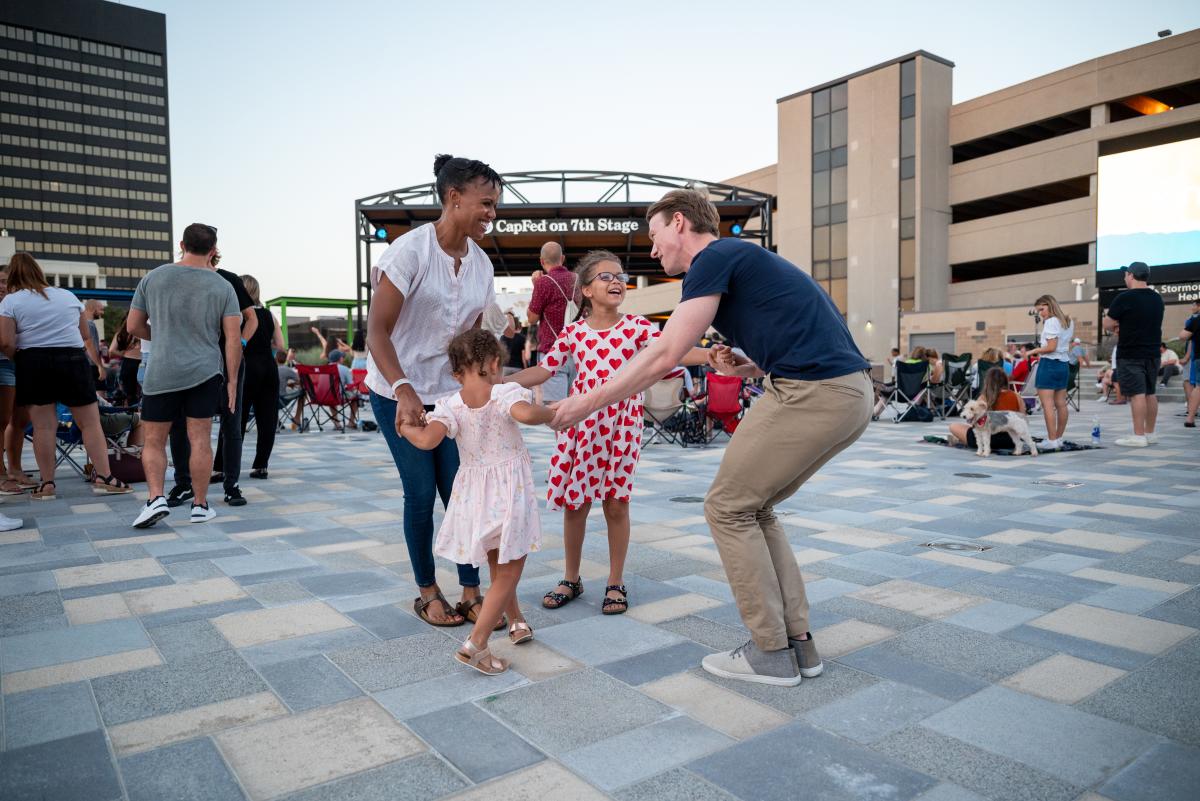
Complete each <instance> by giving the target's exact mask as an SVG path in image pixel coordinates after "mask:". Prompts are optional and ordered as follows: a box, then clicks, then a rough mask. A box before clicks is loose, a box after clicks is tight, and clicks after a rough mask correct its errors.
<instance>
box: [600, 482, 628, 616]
mask: <svg viewBox="0 0 1200 801" xmlns="http://www.w3.org/2000/svg"><path fill="white" fill-rule="evenodd" d="M604 520H605V522H607V523H608V586H610V587H622V586H624V585H625V557H626V556H627V555H628V554H629V502H628V501H618V500H616V499H614V498H606V499H605V500H604ZM604 597H605V598H611V599H612V600H614V601H617V602H619V603H622V604H624V605H625V606H624V607H620V606H617V607H613V606H611V605H610V607H609V608H610V610H611V611H618V610H622V609H624V608H628V606H629V604H628V601H627V598H626V596H625V595H624V594H623V593H622V592H621V591H620V590H608V591H607V592H605V593H604Z"/></svg>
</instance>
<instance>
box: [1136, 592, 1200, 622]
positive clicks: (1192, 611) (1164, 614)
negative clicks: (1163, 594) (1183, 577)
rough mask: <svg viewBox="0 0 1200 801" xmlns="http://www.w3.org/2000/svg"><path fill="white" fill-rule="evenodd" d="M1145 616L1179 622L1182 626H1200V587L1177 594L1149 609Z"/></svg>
mask: <svg viewBox="0 0 1200 801" xmlns="http://www.w3.org/2000/svg"><path fill="white" fill-rule="evenodd" d="M1144 616H1145V617H1149V618H1153V619H1154V620H1164V621H1166V622H1167V623H1178V624H1179V625H1181V626H1191V627H1192V628H1200V589H1191V590H1188V591H1187V592H1185V593H1181V594H1179V595H1176V596H1175V597H1174V598H1172V599H1171V600H1169V601H1164V602H1163V603H1161V604H1159V605H1158V606H1156V607H1154V608H1153V609H1150V610H1148V611H1147V612H1146V613H1145V615H1144Z"/></svg>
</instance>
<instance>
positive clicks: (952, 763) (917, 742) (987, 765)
mask: <svg viewBox="0 0 1200 801" xmlns="http://www.w3.org/2000/svg"><path fill="white" fill-rule="evenodd" d="M872 748H874V750H876V751H879V752H880V753H882V754H886V755H887V756H890V757H892V758H893V759H896V760H899V761H901V762H904V763H905V764H908V765H911V766H912V767H914V768H916V769H917V770H919V771H922V772H924V773H928V774H930V775H932V776H936V777H938V778H939V779H942V780H944V781H948V782H953V783H954V784H957V785H960V786H962V787H964V788H966V789H968V790H972V791H974V792H976V793H978V794H979V795H982V796H983V797H984V798H988V799H991V801H1075V799H1077V798H1078V797H1079V796H1080V795H1082V794H1083V789H1084V788H1082V787H1076V786H1074V785H1071V784H1068V783H1067V782H1065V781H1063V780H1062V779H1059V778H1057V777H1055V776H1051V775H1050V774H1048V773H1043V772H1042V771H1040V770H1037V769H1035V768H1031V767H1029V766H1028V765H1023V764H1021V763H1020V762H1016V761H1014V760H1011V759H1007V758H1005V757H1002V756H999V755H998V754H993V753H992V752H990V751H984V750H983V749H980V748H976V747H975V746H973V745H968V744H967V743H964V742H962V741H961V740H956V739H954V738H953V737H947V736H945V735H943V734H939V733H937V732H935V731H932V730H930V729H927V728H925V727H923V726H913V727H910V728H907V729H903V730H902V731H898V732H896V733H894V734H890V735H888V736H887V737H885V738H883V739H882V740H880V741H879V742H877V743H875V744H874V745H873V746H872Z"/></svg>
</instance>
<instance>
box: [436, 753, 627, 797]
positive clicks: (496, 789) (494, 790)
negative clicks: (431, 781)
mask: <svg viewBox="0 0 1200 801" xmlns="http://www.w3.org/2000/svg"><path fill="white" fill-rule="evenodd" d="M534 798H569V799H571V801H607V799H608V796H606V795H605V794H604V793H602V792H600V791H599V790H597V789H596V788H595V787H593V786H592V785H590V784H588V783H587V782H585V781H584V780H583V779H581V778H579V777H578V776H576V775H575V774H574V773H571V772H570V771H569V770H567V769H566V768H564V767H563V766H562V765H560V764H558V763H557V762H550V761H546V762H540V763H538V764H537V765H534V766H533V767H532V768H526V769H525V770H520V771H517V772H516V773H510V774H508V775H507V776H502V777H501V778H499V779H496V780H495V781H491V782H487V783H486V784H481V785H478V786H477V787H472V788H471V789H469V790H467V791H465V792H462V793H459V794H458V795H455V796H451V797H450V798H449V799H447V801H529V799H534Z"/></svg>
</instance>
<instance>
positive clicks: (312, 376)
mask: <svg viewBox="0 0 1200 801" xmlns="http://www.w3.org/2000/svg"><path fill="white" fill-rule="evenodd" d="M296 372H297V373H299V374H300V386H301V387H303V388H304V397H305V404H304V405H305V408H306V414H305V417H304V422H303V423H302V424H301V426H300V430H301V431H307V430H308V426H309V424H310V423H311V422H313V421H314V420H315V421H316V423H317V430H318V431H324V430H325V427H324V426H323V425H322V424H321V420H322V418H324V420H325V422H327V423H333V426H334V428H336V429H339V430H344V429H345V427H346V423H345V419H344V416H345V413H346V412H347V410H349V408H350V400H349V399H348V398H347V397H346V391H345V388H344V387H343V386H342V377H341V374H340V373H339V372H338V366H337V365H336V364H322V365H318V366H316V367H313V366H311V365H307V364H298V365H296Z"/></svg>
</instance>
